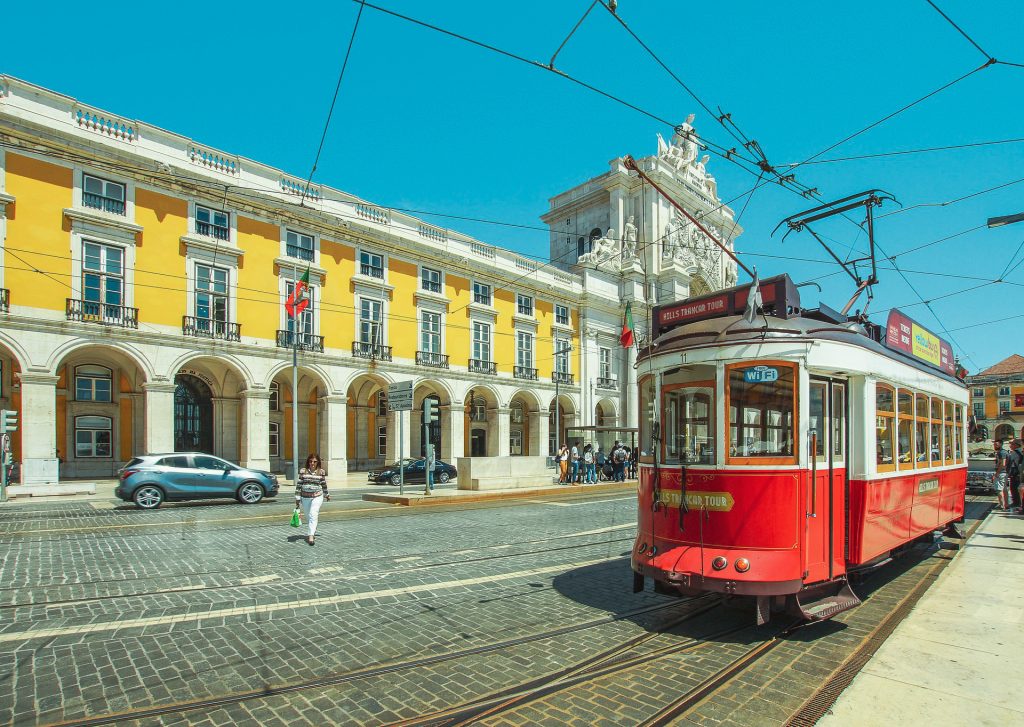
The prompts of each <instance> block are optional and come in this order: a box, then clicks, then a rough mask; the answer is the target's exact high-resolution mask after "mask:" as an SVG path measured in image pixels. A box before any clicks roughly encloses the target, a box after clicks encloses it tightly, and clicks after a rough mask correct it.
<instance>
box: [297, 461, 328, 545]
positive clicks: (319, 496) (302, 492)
mask: <svg viewBox="0 0 1024 727" xmlns="http://www.w3.org/2000/svg"><path fill="white" fill-rule="evenodd" d="M330 499H331V496H330V495H328V494H327V473H326V472H324V470H323V468H321V467H320V455H318V454H314V453H310V455H309V456H308V457H306V466H305V467H303V468H301V469H300V470H299V476H298V477H297V478H296V480H295V507H298V508H301V509H302V515H303V517H305V518H306V527H307V531H306V532H307V534H306V542H307V543H309V544H310V545H313V544H314V543H315V542H316V540H315V537H316V526H317V523H318V522H319V520H320V508H321V507H322V506H323V504H324V501H325V500H330Z"/></svg>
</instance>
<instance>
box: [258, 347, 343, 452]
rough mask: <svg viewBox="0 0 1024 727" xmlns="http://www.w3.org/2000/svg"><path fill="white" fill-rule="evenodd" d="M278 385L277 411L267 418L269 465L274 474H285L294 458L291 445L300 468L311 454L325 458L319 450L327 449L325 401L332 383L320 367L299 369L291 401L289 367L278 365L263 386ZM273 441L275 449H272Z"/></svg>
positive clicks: (300, 367)
mask: <svg viewBox="0 0 1024 727" xmlns="http://www.w3.org/2000/svg"><path fill="white" fill-rule="evenodd" d="M274 384H276V385H277V402H278V408H277V409H276V410H275V409H271V410H270V412H269V416H268V428H269V437H270V452H269V457H270V465H271V468H272V469H275V470H276V471H288V468H287V465H288V464H289V463H290V462H291V459H292V457H293V455H294V446H293V442H296V441H297V442H298V445H299V449H298V451H299V460H300V462H299V466H300V467H301V466H302V461H303V460H305V458H306V455H307V454H308V453H310V452H316V453H319V454H320V458H321V461H322V462H327V459H328V458H327V455H325V454H323V453H322V452H321V450H323V449H326V448H329V444H330V443H329V442H326V441H325V440H324V437H323V436H322V435H323V433H324V426H325V422H324V412H325V406H324V397H325V396H328V395H330V393H331V379H330V377H329V376H328V375H327V374H326V373H325V372H324V371H323V369H322V368H321V367H319V366H299V367H298V382H297V384H298V386H297V389H298V391H297V394H298V397H297V398H298V401H293V397H292V367H291V364H289V363H286V362H281V363H280V364H278V365H276V366H274V367H273V368H272V369H271V371H270V372H269V378H268V379H267V380H266V386H267V389H268V390H269V389H270V388H271V387H272V386H273V385H274ZM293 408H297V409H298V424H299V426H298V431H297V432H296V431H295V427H294V422H295V415H294V411H293ZM275 441H276V447H275V446H274V444H275Z"/></svg>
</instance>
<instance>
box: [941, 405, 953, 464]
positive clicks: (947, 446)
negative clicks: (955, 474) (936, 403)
mask: <svg viewBox="0 0 1024 727" xmlns="http://www.w3.org/2000/svg"><path fill="white" fill-rule="evenodd" d="M943 412H944V419H943V425H944V426H943V437H942V461H943V462H944V463H945V464H953V404H952V403H951V402H948V401H945V402H943Z"/></svg>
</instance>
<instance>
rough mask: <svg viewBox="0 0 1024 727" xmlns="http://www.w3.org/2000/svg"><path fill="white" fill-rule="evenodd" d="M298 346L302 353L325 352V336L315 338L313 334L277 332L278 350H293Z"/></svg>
mask: <svg viewBox="0 0 1024 727" xmlns="http://www.w3.org/2000/svg"><path fill="white" fill-rule="evenodd" d="M296 344H297V345H298V348H299V349H300V350H302V351H315V352H316V353H323V352H324V337H323V336H314V335H313V334H312V333H292V332H291V331H278V332H277V346H278V348H291V347H292V346H295V345H296Z"/></svg>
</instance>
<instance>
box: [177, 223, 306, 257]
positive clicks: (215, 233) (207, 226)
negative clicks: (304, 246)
mask: <svg viewBox="0 0 1024 727" xmlns="http://www.w3.org/2000/svg"><path fill="white" fill-rule="evenodd" d="M196 234H197V235H207V236H209V237H216V238H217V239H218V240H227V239H228V238H229V237H231V230H230V229H229V228H227V227H224V226H223V225H215V224H213V223H211V222H200V221H199V220H196ZM288 247H295V245H289V246H288ZM288 254H289V255H291V252H289V253H288ZM293 257H298V256H297V255H293ZM303 259H304V260H305V258H303ZM309 259H310V260H312V258H309Z"/></svg>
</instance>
